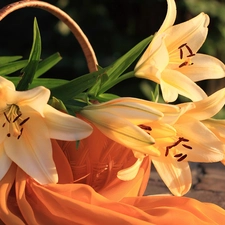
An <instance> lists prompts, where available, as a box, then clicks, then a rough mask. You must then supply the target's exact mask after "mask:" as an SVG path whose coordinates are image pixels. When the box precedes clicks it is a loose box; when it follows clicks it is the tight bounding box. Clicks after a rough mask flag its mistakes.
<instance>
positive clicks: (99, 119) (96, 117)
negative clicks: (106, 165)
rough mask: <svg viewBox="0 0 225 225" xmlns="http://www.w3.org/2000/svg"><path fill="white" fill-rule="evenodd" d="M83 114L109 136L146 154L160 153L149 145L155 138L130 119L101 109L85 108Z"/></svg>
mask: <svg viewBox="0 0 225 225" xmlns="http://www.w3.org/2000/svg"><path fill="white" fill-rule="evenodd" d="M80 113H81V115H82V116H84V117H85V118H86V119H87V120H90V121H91V122H92V123H94V124H95V126H96V127H97V128H98V129H99V130H100V131H101V132H102V133H104V134H105V135H106V136H107V137H108V138H110V139H112V140H114V141H116V142H118V143H120V144H122V145H124V146H126V147H128V148H131V149H132V150H136V151H138V152H142V153H145V154H150V155H151V154H153V155H155V156H156V155H157V156H158V155H159V152H158V151H152V150H151V149H150V148H149V147H150V145H151V144H153V143H154V139H153V138H152V137H151V136H150V135H148V134H147V133H146V132H145V131H143V130H142V129H141V128H139V127H138V126H136V125H134V124H132V123H131V122H130V121H128V120H126V119H124V118H120V117H118V116H115V115H113V114H111V113H109V112H104V111H101V110H86V109H83V110H82V111H81V112H80Z"/></svg>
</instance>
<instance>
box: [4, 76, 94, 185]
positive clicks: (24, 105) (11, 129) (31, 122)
mask: <svg viewBox="0 0 225 225" xmlns="http://www.w3.org/2000/svg"><path fill="white" fill-rule="evenodd" d="M49 96H50V91H49V90H48V89H46V88H44V87H36V88H34V89H31V90H28V91H16V90H15V86H14V85H13V83H12V82H10V81H9V80H6V79H5V78H3V77H0V126H1V128H0V129H1V136H0V179H2V178H3V177H4V175H5V174H6V172H7V171H8V169H9V167H10V165H11V163H12V162H14V163H16V164H17V165H18V166H19V167H20V168H21V169H23V170H24V171H25V172H26V173H27V174H28V175H29V176H31V177H33V178H34V179H35V180H36V181H37V182H39V183H41V184H47V183H57V181H58V175H57V171H56V167H55V163H54V161H53V158H52V146H51V140H50V139H51V138H53V139H59V140H67V141H72V140H80V139H82V138H85V137H87V136H89V135H90V134H91V132H92V127H91V126H90V125H88V124H87V123H85V122H84V121H82V120H80V119H78V118H75V117H73V116H70V115H67V114H65V113H62V112H60V111H58V110H56V109H54V108H52V107H51V106H49V105H47V102H48V99H49Z"/></svg>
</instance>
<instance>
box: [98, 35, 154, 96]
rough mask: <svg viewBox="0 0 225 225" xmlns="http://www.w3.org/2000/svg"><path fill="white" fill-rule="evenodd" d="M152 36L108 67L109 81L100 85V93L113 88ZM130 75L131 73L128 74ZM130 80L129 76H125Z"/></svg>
mask: <svg viewBox="0 0 225 225" xmlns="http://www.w3.org/2000/svg"><path fill="white" fill-rule="evenodd" d="M152 38H153V36H150V37H148V38H146V39H144V40H143V41H141V42H139V43H138V44H137V45H136V46H134V47H133V48H132V49H131V50H130V51H128V52H127V53H126V54H125V55H123V56H122V57H121V58H119V59H118V60H117V61H116V62H115V63H113V64H112V65H111V66H109V70H108V71H107V75H108V76H109V79H108V80H107V81H106V82H105V83H104V84H103V85H102V87H101V90H100V91H99V94H100V93H103V92H104V91H106V90H108V89H109V88H111V87H113V86H114V85H115V84H116V83H118V82H117V81H116V80H117V79H118V77H119V76H120V75H121V74H122V73H123V72H124V71H125V70H126V69H127V68H128V67H129V66H130V65H131V64H132V63H133V62H134V61H135V60H136V59H137V58H138V56H140V54H141V53H142V52H143V51H144V49H145V48H146V47H147V45H148V44H149V43H150V42H151V40H152ZM129 74H131V73H129ZM127 78H130V76H127ZM122 80H124V78H123V79H122Z"/></svg>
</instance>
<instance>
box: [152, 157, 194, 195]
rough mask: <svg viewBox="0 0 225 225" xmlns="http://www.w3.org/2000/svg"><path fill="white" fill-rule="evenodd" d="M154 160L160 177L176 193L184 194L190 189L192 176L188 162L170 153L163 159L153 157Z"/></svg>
mask: <svg viewBox="0 0 225 225" xmlns="http://www.w3.org/2000/svg"><path fill="white" fill-rule="evenodd" d="M152 162H153V164H154V166H155V168H156V170H157V172H158V173H159V175H160V177H161V178H162V180H163V181H164V183H165V184H166V186H167V187H168V188H169V189H170V191H171V192H172V193H173V194H174V195H176V196H182V195H184V194H186V193H187V192H188V191H189V190H190V187H191V183H192V178H191V171H190V167H189V165H188V163H187V162H177V161H175V160H174V159H173V158H172V156H170V155H168V156H167V157H165V160H163V161H161V160H158V158H153V159H152Z"/></svg>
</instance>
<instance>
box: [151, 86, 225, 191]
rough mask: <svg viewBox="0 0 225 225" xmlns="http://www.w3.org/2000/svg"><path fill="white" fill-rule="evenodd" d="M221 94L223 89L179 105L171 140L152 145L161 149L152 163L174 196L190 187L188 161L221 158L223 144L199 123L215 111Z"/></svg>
mask: <svg viewBox="0 0 225 225" xmlns="http://www.w3.org/2000/svg"><path fill="white" fill-rule="evenodd" d="M224 95H225V88H224V89H221V90H219V91H217V92H215V93H214V94H212V95H211V96H209V97H207V98H205V99H203V100H201V101H198V102H194V103H193V102H189V103H182V104H179V105H178V106H179V107H180V109H181V113H180V116H179V117H178V119H177V121H175V122H174V123H173V124H171V126H173V127H174V129H175V130H176V135H175V136H174V137H173V139H174V142H173V143H172V144H168V145H162V144H160V141H159V142H157V141H156V143H155V145H153V146H152V147H153V148H154V147H155V148H157V149H160V152H161V156H160V157H152V162H153V163H154V166H155V167H156V169H157V171H158V173H159V174H160V176H161V178H162V180H163V181H164V183H165V184H166V185H167V187H168V188H169V189H170V191H171V192H172V193H173V194H174V195H184V194H185V193H187V192H188V190H189V189H190V187H191V183H192V180H191V172H190V168H189V165H188V161H191V162H218V161H221V160H222V159H223V158H224V150H225V145H224V144H223V143H222V142H221V140H220V139H219V138H218V137H217V136H216V135H215V134H214V133H213V132H212V131H211V130H210V129H209V128H207V127H206V126H205V125H204V123H203V122H202V121H204V120H206V119H208V118H211V117H212V116H214V115H215V114H216V113H217V112H219V110H220V109H221V108H222V107H223V105H224V103H225V99H224ZM152 135H153V134H152ZM153 137H154V135H153Z"/></svg>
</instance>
